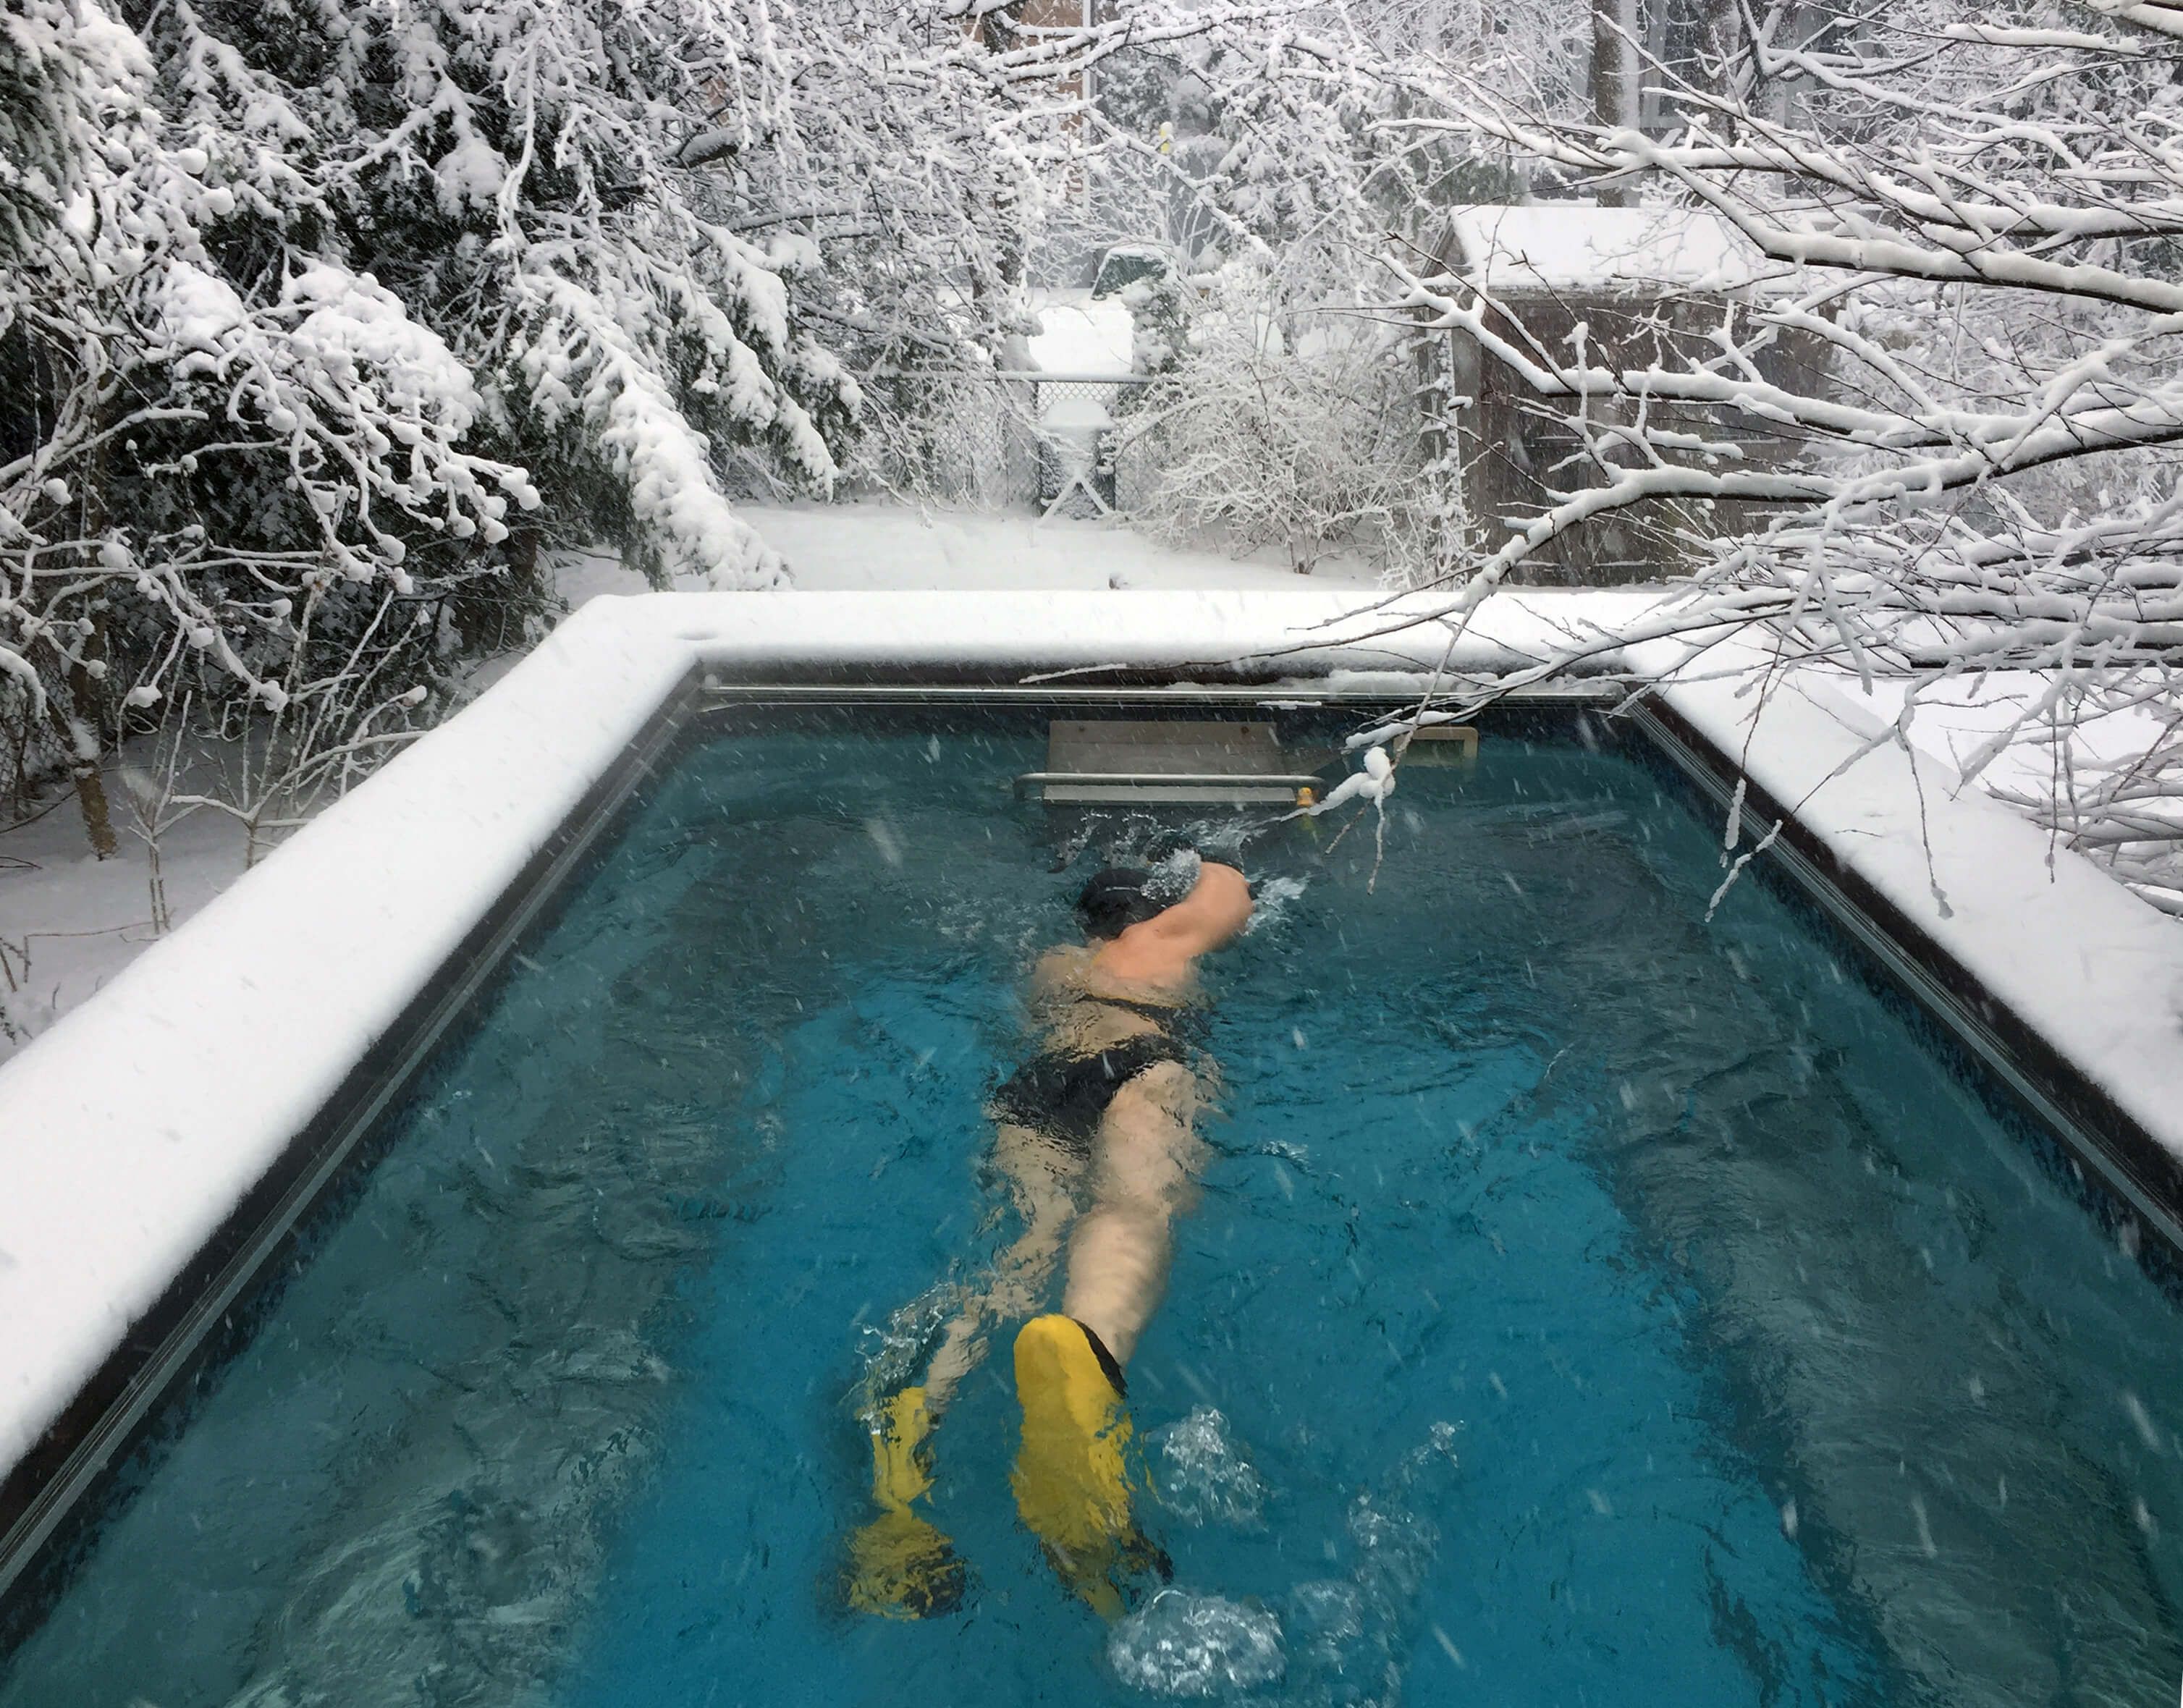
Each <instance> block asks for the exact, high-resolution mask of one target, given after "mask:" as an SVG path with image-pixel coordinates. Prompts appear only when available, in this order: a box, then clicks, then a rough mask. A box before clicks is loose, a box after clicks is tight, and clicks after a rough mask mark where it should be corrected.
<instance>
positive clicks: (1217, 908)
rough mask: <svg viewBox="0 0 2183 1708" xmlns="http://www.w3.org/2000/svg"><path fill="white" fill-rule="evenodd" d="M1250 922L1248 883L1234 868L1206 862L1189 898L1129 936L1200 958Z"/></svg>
mask: <svg viewBox="0 0 2183 1708" xmlns="http://www.w3.org/2000/svg"><path fill="white" fill-rule="evenodd" d="M1250 918H1251V884H1250V880H1249V879H1247V878H1245V877H1244V876H1243V874H1242V873H1241V872H1238V871H1237V870H1236V868H1234V867H1233V866H1222V865H1219V864H1218V863H1216V862H1214V861H1211V860H1207V861H1204V862H1202V863H1201V864H1200V865H1199V866H1198V868H1197V883H1196V884H1193V885H1191V891H1190V894H1188V895H1187V896H1184V897H1183V898H1182V900H1181V901H1178V902H1176V903H1175V906H1174V907H1170V908H1169V909H1168V910H1167V911H1166V912H1164V913H1159V914H1156V915H1154V916H1153V918H1150V919H1147V921H1145V923H1143V924H1141V925H1138V926H1133V927H1132V928H1131V929H1130V933H1129V934H1130V935H1134V934H1136V932H1139V931H1142V932H1145V933H1147V934H1150V935H1152V936H1154V937H1156V938H1158V939H1159V940H1161V942H1163V943H1164V944H1165V945H1169V946H1172V947H1173V948H1175V949H1178V950H1180V951H1181V952H1182V953H1184V954H1186V955H1203V954H1204V953H1205V952H1206V951H1208V950H1211V949H1218V948H1219V946H1220V945H1222V944H1224V943H1225V942H1228V941H1229V940H1231V939H1232V938H1234V937H1235V935H1236V934H1237V933H1238V932H1240V931H1241V929H1243V927H1244V926H1245V925H1246V924H1247V923H1249V921H1250Z"/></svg>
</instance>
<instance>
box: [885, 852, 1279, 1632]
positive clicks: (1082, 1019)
mask: <svg viewBox="0 0 2183 1708" xmlns="http://www.w3.org/2000/svg"><path fill="white" fill-rule="evenodd" d="M1151 881H1152V879H1151V874H1150V873H1145V872H1140V871H1135V870H1131V869H1128V868H1110V869H1109V870H1107V871H1104V872H1102V873H1099V874H1098V875H1097V877H1095V878H1093V879H1091V882H1090V883H1088V884H1086V885H1085V886H1084V890H1083V892H1082V894H1080V896H1078V897H1077V901H1076V912H1077V917H1078V918H1080V920H1081V921H1082V923H1083V926H1084V934H1085V939H1086V940H1085V942H1084V943H1083V945H1064V946H1062V947H1059V948H1056V949H1053V950H1050V951H1047V954H1046V955H1045V956H1043V957H1041V959H1040V961H1039V962H1038V965H1037V967H1036V969H1035V970H1034V971H1033V973H1032V975H1031V985H1030V1003H1031V1009H1032V1013H1033V1017H1034V1018H1035V1019H1036V1022H1037V1023H1038V1025H1039V1028H1040V1030H1041V1033H1042V1044H1041V1047H1040V1050H1039V1051H1038V1053H1037V1054H1036V1056H1033V1057H1032V1058H1031V1060H1030V1062H1026V1063H1025V1065H1024V1067H1021V1068H1020V1069H1019V1070H1018V1072H1017V1073H1015V1075H1014V1077H1013V1078H1012V1079H1009V1080H1008V1082H1007V1083H1006V1084H1003V1086H1002V1087H1001V1088H1000V1090H998V1091H997V1093H996V1094H995V1095H994V1098H993V1101H992V1105H991V1106H990V1107H989V1110H988V1112H989V1114H990V1115H991V1116H992V1120H993V1123H994V1140H993V1159H994V1161H995V1162H996V1163H997V1166H998V1167H999V1168H1000V1171H1001V1173H1002V1174H1003V1176H1004V1178H1006V1180H1007V1182H1008V1189H1009V1193H1010V1195H1011V1197H1012V1198H1013V1199H1014V1204H1015V1208H1016V1212H1017V1214H1018V1216H1019V1219H1020V1221H1021V1223H1022V1231H1021V1233H1020V1234H1019V1235H1018V1237H1017V1238H1016V1239H1015V1241H1014V1244H1012V1245H1009V1246H1008V1249H1007V1250H1006V1251H1003V1253H1002V1254H1001V1255H1000V1256H999V1257H998V1258H997V1260H996V1261H995V1262H994V1264H993V1267H992V1272H991V1273H990V1275H989V1276H988V1278H987V1279H986V1284H985V1285H984V1286H983V1287H982V1288H980V1289H979V1290H978V1291H977V1292H975V1294H973V1295H971V1296H970V1297H969V1298H968V1299H966V1300H964V1302H963V1304H962V1306H961V1307H960V1309H959V1310H958V1312H957V1314H956V1316H955V1317H954V1318H953V1320H952V1321H951V1322H950V1323H948V1325H947V1329H946V1331H945V1332H944V1333H943V1334H942V1336H941V1340H940V1345H939V1346H938V1348H937V1349H936V1350H935V1352H934V1353H933V1356H932V1359H931V1361H930V1363H929V1364H928V1365H927V1366H926V1368H925V1380H924V1382H923V1383H922V1384H919V1385H917V1386H914V1387H908V1388H904V1389H902V1390H901V1391H900V1392H899V1393H897V1394H895V1395H892V1396H891V1397H890V1398H888V1399H887V1400H885V1401H884V1402H882V1404H881V1405H880V1407H879V1408H878V1415H877V1416H876V1417H875V1419H874V1421H873V1424H872V1461H873V1470H872V1494H873V1498H874V1499H875V1500H876V1501H877V1502H878V1503H879V1506H880V1516H879V1517H877V1518H876V1519H875V1520H873V1521H872V1522H870V1523H869V1524H867V1525H865V1526H864V1528H862V1529H861V1530H859V1531H858V1532H857V1533H856V1534H855V1535H854V1536H853V1537H852V1538H851V1539H850V1544H849V1568H848V1573H847V1594H848V1600H849V1602H850V1605H853V1606H855V1607H858V1608H860V1609H862V1610H863V1611H865V1612H869V1613H878V1614H881V1615H884V1616H886V1617H891V1618H923V1617H928V1616H929V1615H931V1614H934V1613H940V1612H944V1611H947V1609H949V1608H950V1607H952V1606H953V1605H955V1604H956V1602H958V1600H960V1599H961V1597H962V1594H963V1587H964V1572H963V1566H962V1562H961V1561H959V1560H958V1559H957V1558H956V1556H955V1553H954V1550H953V1547H952V1546H951V1545H950V1544H949V1543H948V1541H947V1538H946V1537H945V1536H943V1535H942V1534H941V1533H940V1532H939V1531H938V1530H937V1529H936V1528H933V1526H932V1524H931V1523H930V1521H928V1520H927V1519H925V1518H924V1517H920V1516H919V1514H918V1513H917V1512H915V1511H913V1510H912V1509H913V1507H914V1506H915V1504H916V1503H917V1502H918V1501H919V1500H921V1499H922V1498H923V1497H924V1496H925V1494H926V1493H927V1492H928V1491H929V1490H930V1488H931V1486H932V1472H931V1458H930V1446H929V1439H930V1435H931V1433H932V1429H933V1426H934V1424H935V1423H936V1422H937V1420H938V1418H939V1417H940V1414H941V1412H942V1411H944V1410H945V1409H946V1407H947V1402H948V1400H950V1399H951V1398H952V1397H953V1394H954V1391H955V1388H956V1386H957V1384H958V1383H960V1382H961V1381H962V1379H963V1378H964V1376H965V1375H967V1374H968V1373H969V1372H970V1370H971V1369H972V1368H973V1367H975V1365H976V1363H977V1361H978V1360H979V1359H980V1357H981V1356H984V1352H985V1337H986V1328H987V1326H988V1324H990V1323H992V1322H994V1321H997V1320H1006V1319H1008V1318H1011V1317H1019V1316H1022V1315H1025V1313H1027V1312H1030V1311H1032V1310H1034V1309H1035V1308H1036V1306H1037V1304H1038V1300H1039V1295H1041V1294H1042V1293H1043V1292H1044V1290H1045V1289H1046V1285H1047V1281H1048V1279H1049V1278H1051V1276H1052V1274H1053V1266H1054V1262H1055V1260H1056V1259H1057V1258H1058V1257H1059V1256H1061V1255H1062V1252H1063V1246H1064V1242H1065V1243H1066V1246H1067V1258H1066V1273H1065V1276H1064V1282H1063V1287H1062V1303H1061V1311H1060V1313H1059V1314H1058V1315H1047V1316H1039V1317H1032V1318H1031V1319H1030V1321H1029V1322H1027V1323H1025V1324H1024V1326H1023V1328H1022V1329H1021V1330H1020V1331H1019V1333H1018V1334H1017V1335H1016V1341H1015V1378H1016V1393H1017V1396H1018V1398H1019V1400H1020V1401H1021V1403H1022V1406H1023V1437H1022V1445H1021V1446H1020V1448H1019V1450H1018V1452H1017V1455H1016V1463H1015V1469H1014V1473H1013V1474H1012V1476H1011V1477H1010V1478H1009V1482H1010V1484H1011V1486H1012V1487H1013V1489H1014V1491H1015V1497H1016V1509H1017V1511H1019V1513H1020V1514H1021V1515H1022V1517H1023V1520H1024V1522H1025V1523H1026V1524H1027V1525H1029V1526H1030V1528H1031V1529H1032V1530H1033V1531H1034V1532H1035V1533H1036V1534H1037V1535H1038V1537H1039V1539H1040V1541H1041V1542H1042V1544H1043V1545H1044V1547H1045V1550H1046V1554H1047V1559H1048V1560H1049V1561H1052V1563H1053V1567H1054V1568H1055V1570H1056V1571H1057V1572H1059V1573H1060V1574H1061V1577H1062V1579H1063V1581H1064V1582H1065V1583H1067V1584H1068V1585H1069V1588H1070V1589H1073V1590H1074V1591H1075V1593H1076V1594H1078V1595H1079V1596H1080V1597H1081V1598H1082V1599H1083V1600H1085V1601H1086V1602H1087V1603H1089V1604H1090V1605H1091V1606H1093V1607H1094V1608H1096V1609H1097V1610H1098V1611H1100V1612H1102V1613H1103V1614H1105V1615H1107V1616H1108V1617H1114V1616H1116V1615H1117V1614H1119V1612H1120V1611H1121V1610H1122V1605H1123V1603H1122V1597H1123V1593H1124V1591H1125V1589H1127V1588H1129V1586H1130V1584H1131V1583H1133V1582H1134V1581H1136V1580H1138V1579H1141V1577H1142V1576H1143V1575H1144V1574H1145V1573H1146V1572H1148V1571H1151V1570H1154V1569H1156V1568H1157V1567H1158V1565H1159V1564H1160V1563H1161V1562H1160V1560H1159V1555H1158V1550H1157V1549H1155V1548H1153V1546H1152V1545H1151V1544H1149V1543H1147V1541H1146V1540H1145V1539H1144V1537H1143V1536H1142V1534H1141V1533H1140V1532H1139V1531H1138V1529H1137V1528H1136V1521H1135V1519H1134V1518H1133V1517H1132V1516H1131V1513H1130V1495H1129V1485H1128V1477H1127V1468H1126V1460H1127V1450H1128V1447H1129V1444H1130V1435H1131V1427H1130V1417H1129V1412H1128V1410H1127V1408H1126V1406H1125V1404H1124V1384H1123V1375H1122V1373H1123V1369H1124V1367H1125V1366H1126V1365H1127V1364H1128V1363H1129V1361H1130V1355H1131V1354H1132V1353H1133V1352H1135V1351H1136V1345H1137V1338H1138V1336H1139V1335H1141V1334H1142V1333H1143V1332H1144V1328H1145V1324H1146V1323H1147V1322H1149V1321H1150V1320H1151V1317H1152V1314H1153V1311H1154V1310H1155V1309H1156V1308H1157V1307H1158V1304H1159V1301H1160V1296H1161V1295H1162V1294H1163V1293H1164V1291H1165V1290H1166V1288H1167V1272H1168V1262H1169V1255H1170V1252H1171V1251H1172V1247H1173V1243H1174V1242H1173V1237H1172V1231H1171V1228H1172V1223H1173V1222H1174V1219H1175V1217H1176V1216H1177V1215H1178V1214H1179V1213H1180V1212H1182V1211H1183V1210H1185V1209H1186V1208H1187V1207H1188V1205H1189V1202H1190V1199H1191V1193H1192V1190H1193V1187H1194V1184H1195V1181H1196V1178H1197V1161H1198V1156H1199V1153H1200V1151H1201V1150H1202V1148H1203V1147H1202V1145H1200V1142H1199V1140H1198V1139H1197V1134H1196V1132H1195V1130H1194V1129H1193V1127H1192V1121H1193V1118H1194V1117H1195V1115H1196V1112H1197V1105H1198V1102H1199V1100H1200V1095H1201V1088H1200V1084H1199V1080H1198V1076H1197V1073H1196V1071H1195V1070H1194V1069H1193V1067H1192V1065H1191V1063H1192V1062H1193V1060H1194V1058H1195V1054H1196V1052H1195V1049H1194V1043H1195V1040H1196V1038H1197V1034H1200V1033H1201V1032H1202V1030H1203V1017H1204V1009H1203V1000H1202V996H1201V994H1200V992H1199V990H1198V987H1197V972H1196V968H1197V957H1199V956H1201V955H1204V954H1206V953H1208V952H1209V951H1212V950H1214V949H1217V948H1219V947H1220V946H1221V945H1223V944H1225V943H1226V942H1228V941H1230V940H1231V939H1233V938H1234V937H1235V936H1236V934H1237V933H1238V932H1240V931H1241V930H1242V929H1243V926H1244V924H1245V923H1246V922H1247V921H1248V920H1249V918H1250V917H1251V889H1250V885H1249V884H1248V883H1247V882H1246V881H1245V879H1244V877H1243V874H1242V873H1241V872H1238V871H1237V870H1236V869H1235V868H1233V867H1231V866H1222V865H1217V864H1215V863H1214V862H1211V861H1205V862H1201V864H1200V866H1199V868H1198V873H1197V881H1196V882H1195V884H1192V886H1191V890H1190V893H1189V894H1188V895H1187V896H1184V897H1183V898H1182V900H1180V901H1177V902H1175V903H1174V904H1173V905H1172V906H1167V907H1164V906H1162V905H1161V904H1160V903H1159V902H1158V901H1154V900H1153V897H1152V896H1151V895H1150V893H1149V890H1148V886H1149V885H1150V884H1151ZM1080 1201H1081V1205H1082V1208H1081V1211H1079V1209H1078V1206H1079V1202H1080Z"/></svg>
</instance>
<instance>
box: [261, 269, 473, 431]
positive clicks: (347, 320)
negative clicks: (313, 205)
mask: <svg viewBox="0 0 2183 1708" xmlns="http://www.w3.org/2000/svg"><path fill="white" fill-rule="evenodd" d="M281 300H282V301H283V302H286V303H287V304H288V305H290V306H291V307H292V308H300V309H302V310H303V319H301V320H300V321H299V322H298V323H297V327H296V330H295V332H294V335H293V339H294V342H295V345H296V347H297V351H298V352H299V353H300V352H308V353H309V356H310V357H311V358H313V359H311V360H310V361H309V363H308V366H309V369H310V370H311V371H312V373H313V374H314V384H315V385H316V386H317V387H318V389H319V391H320V392H321V393H322V394H323V395H325V396H326V397H327V399H328V401H329V402H337V401H338V400H339V399H341V398H343V397H347V396H353V395H354V394H355V393H356V392H357V391H358V389H359V388H360V387H362V386H364V385H366V384H367V383H369V385H370V386H371V387H372V388H374V389H375V391H376V392H377V394H378V396H380V399H381V401H382V402H384V403H385V404H386V406H387V407H388V408H390V409H391V410H392V411H393V412H395V413H397V414H403V415H414V416H416V417H418V418H419V419H423V420H427V421H431V422H435V423H436V424H439V425H440V426H441V427H442V429H443V430H445V431H446V432H447V435H448V436H449V437H450V438H456V437H459V436H460V435H463V434H464V433H467V432H468V431H469V429H470V424H471V423H472V422H473V421H475V419H477V414H478V411H479V410H480V408H483V407H484V406H483V404H482V403H481V402H480V399H479V397H478V393H477V387H476V385H475V384H474V383H473V382H472V380H471V378H470V370H469V368H467V367H466V366H464V363H463V362H462V361H461V360H460V359H459V358H458V357H457V356H456V354H455V352H453V351H452V350H450V349H449V348H447V345H446V343H445V342H444V341H442V339H441V337H440V335H439V334H438V333H436V332H435V331H433V330H431V329H430V327H427V326H425V325H422V324H419V323H418V322H417V321H414V320H412V319H410V318H409V314H408V310H407V309H405V308H403V306H402V299H401V298H400V297H397V296H395V295H394V293H393V292H392V291H388V290H386V288H384V287H383V286H381V285H380V283H379V281H378V280H375V279H374V278H373V277H372V276H371V275H370V274H369V273H364V274H357V273H352V272H350V271H349V270H348V269H347V268H345V267H336V266H335V265H334V264H333V263H331V262H326V261H321V262H319V263H316V264H315V265H314V266H310V267H307V268H305V269H303V271H301V272H300V273H298V274H296V276H295V277H294V278H292V279H291V280H289V281H288V283H287V285H286V287H285V288H284V289H283V290H282V291H281Z"/></svg>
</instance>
